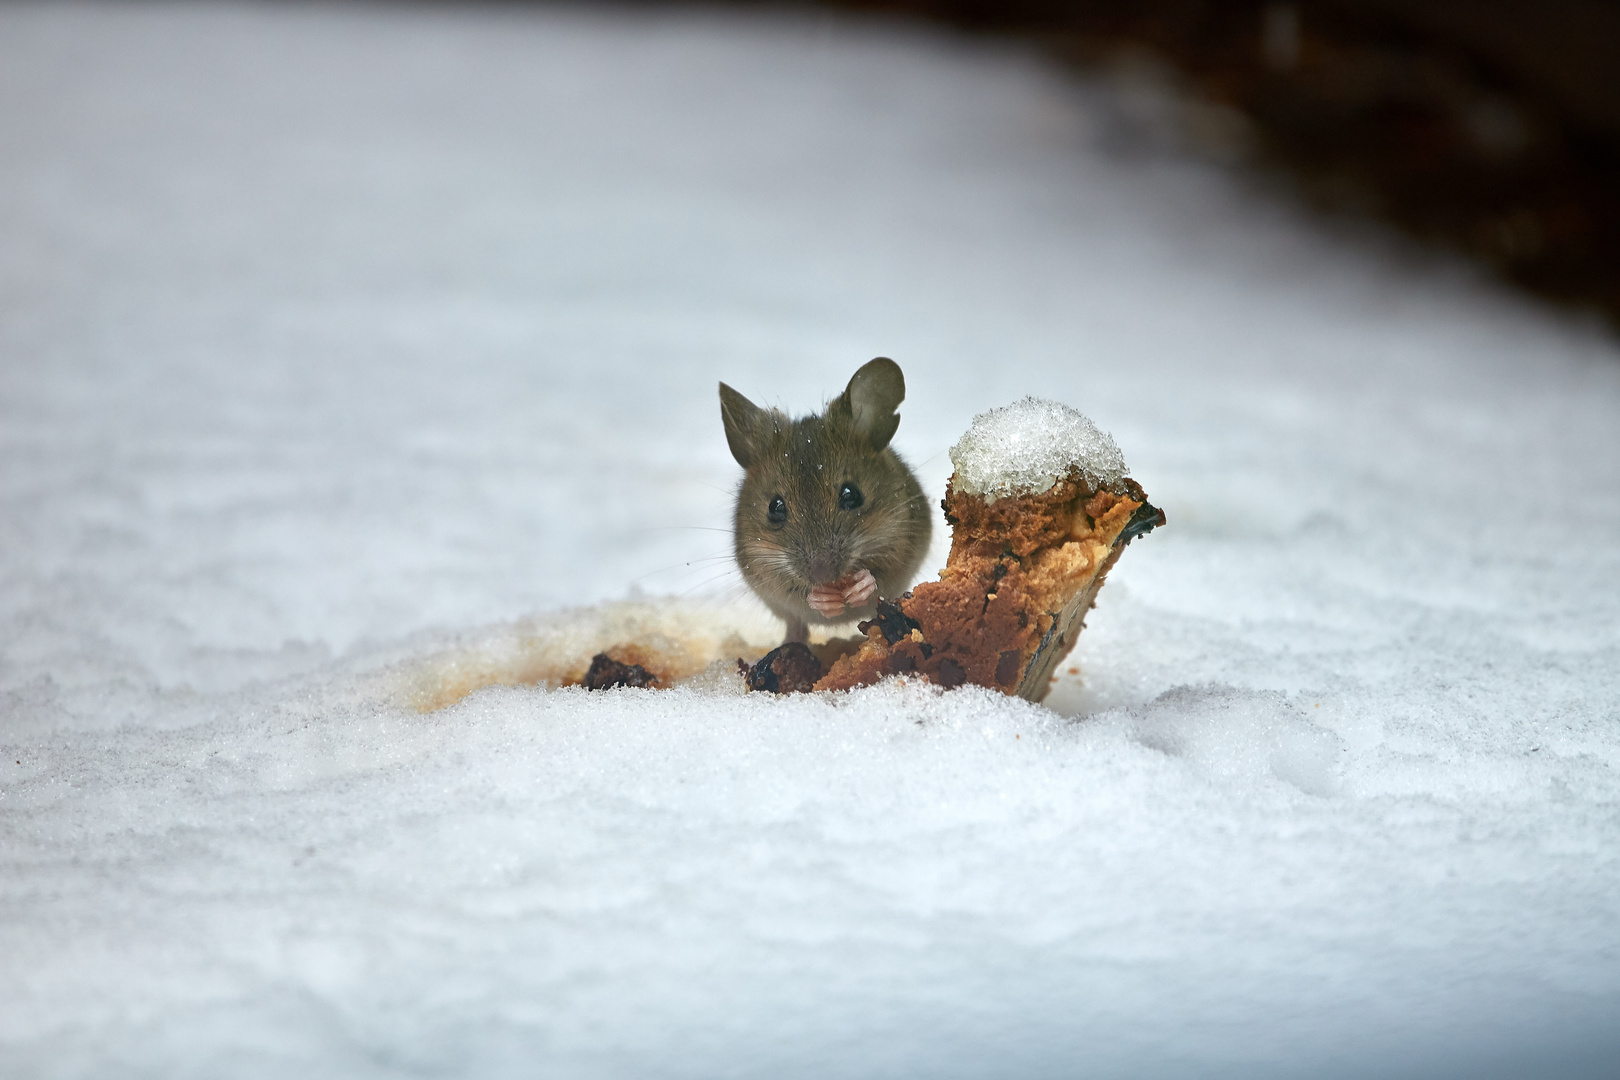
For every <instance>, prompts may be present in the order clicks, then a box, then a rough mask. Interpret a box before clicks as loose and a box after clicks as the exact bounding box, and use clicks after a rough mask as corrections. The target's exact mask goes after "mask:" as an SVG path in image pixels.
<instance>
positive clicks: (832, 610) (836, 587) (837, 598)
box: [806, 581, 844, 619]
mask: <svg viewBox="0 0 1620 1080" xmlns="http://www.w3.org/2000/svg"><path fill="white" fill-rule="evenodd" d="M806 600H807V601H808V602H809V604H810V606H811V607H813V608H815V609H816V610H817V611H818V612H820V613H821V615H822V617H823V618H826V619H836V618H837V617H838V616H840V615H842V614H843V613H844V584H843V582H841V581H835V582H832V583H831V584H829V585H817V586H815V587H814V588H812V589H811V590H810V595H809V596H808V597H806Z"/></svg>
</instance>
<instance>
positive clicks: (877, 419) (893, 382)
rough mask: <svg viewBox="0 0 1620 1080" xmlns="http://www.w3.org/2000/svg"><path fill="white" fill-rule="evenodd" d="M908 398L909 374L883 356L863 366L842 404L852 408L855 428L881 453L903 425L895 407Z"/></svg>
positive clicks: (851, 381)
mask: <svg viewBox="0 0 1620 1080" xmlns="http://www.w3.org/2000/svg"><path fill="white" fill-rule="evenodd" d="M904 400H906V377H905V376H904V375H902V374H901V373H900V365H899V364H897V363H895V362H894V361H893V360H890V359H889V358H888V357H887V356H879V357H877V358H876V359H873V360H868V361H867V362H866V363H864V364H862V365H861V369H860V370H859V371H857V372H856V373H855V376H854V378H852V379H850V380H849V385H848V386H847V387H845V388H844V396H843V398H842V399H841V402H840V404H841V405H842V406H843V407H844V408H847V409H848V410H849V417H850V420H851V422H852V425H853V427H854V429H855V431H856V432H857V433H858V434H860V435H861V436H863V437H864V438H865V439H866V441H867V442H868V443H870V444H871V447H872V450H873V452H874V453H878V452H881V451H882V450H883V448H884V447H885V446H888V445H889V440H890V439H892V438H894V429H895V428H897V427H899V426H900V417H899V414H897V413H896V412H895V410H896V409H898V408H899V407H900V403H901V402H902V401H904Z"/></svg>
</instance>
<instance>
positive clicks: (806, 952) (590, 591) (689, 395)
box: [0, 4, 1620, 1078]
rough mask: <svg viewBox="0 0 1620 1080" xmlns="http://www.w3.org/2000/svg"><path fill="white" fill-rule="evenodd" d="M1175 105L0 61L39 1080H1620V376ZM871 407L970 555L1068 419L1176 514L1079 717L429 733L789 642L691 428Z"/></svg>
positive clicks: (1075, 690)
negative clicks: (753, 409) (971, 532)
mask: <svg viewBox="0 0 1620 1080" xmlns="http://www.w3.org/2000/svg"><path fill="white" fill-rule="evenodd" d="M1149 89H1151V87H1150V88H1149ZM1127 91H1128V92H1127ZM1154 93H1157V91H1154ZM1144 101H1147V102H1148V103H1149V105H1151V107H1145V106H1144V105H1143V102H1144ZM1155 102H1156V103H1157V104H1154V103H1155ZM1167 103H1168V104H1167ZM1173 105H1174V101H1173V99H1172V98H1168V97H1165V96H1164V95H1162V94H1161V95H1160V96H1159V97H1157V98H1155V97H1153V95H1152V93H1148V94H1147V96H1146V97H1144V90H1143V85H1142V84H1139V83H1133V84H1131V86H1130V87H1128V88H1126V89H1125V90H1122V89H1120V88H1119V87H1116V86H1113V85H1111V84H1110V85H1102V84H1099V85H1075V84H1073V83H1071V82H1069V81H1066V79H1065V78H1064V77H1062V76H1061V75H1060V74H1059V73H1056V72H1053V71H1051V70H1048V69H1047V68H1045V67H1043V66H1042V65H1041V64H1039V63H1038V62H1036V61H1034V60H1032V59H1030V58H1029V57H1027V56H1025V55H1024V54H1021V53H1019V52H1017V51H1016V50H1012V49H1007V48H1001V47H984V46H978V45H971V44H967V43H963V42H959V41H957V40H954V39H951V38H948V37H945V36H932V35H929V34H927V33H923V32H920V31H913V30H907V29H903V28H898V27H893V26H888V25H885V24H881V23H873V24H850V23H838V22H829V21H824V20H819V19H816V18H812V17H809V16H792V17H786V16H783V17H764V16H762V17H747V16H745V15H742V14H737V13H702V12H698V13H680V12H674V11H665V10H662V9H658V10H651V11H649V10H640V9H629V8H627V9H623V10H618V9H614V10H607V11H595V10H590V9H569V8H545V9H540V10H528V9H520V8H504V7H503V8H493V9H489V10H480V9H463V8H456V9H453V10H435V9H432V8H423V7H410V8H398V9H396V8H390V7H386V6H381V5H367V6H364V7H356V8H323V7H314V6H304V5H296V6H295V5H286V6H281V5H277V6H250V5H231V6H216V7H164V6H147V5H141V6H136V5H109V6H105V7H86V6H70V5H58V4H52V5H46V6H29V5H20V4H10V5H4V6H0V238H3V242H0V553H3V554H0V725H3V726H0V732H3V737H0V741H3V742H4V744H5V745H4V754H3V755H0V866H3V870H0V965H3V967H0V973H3V977H0V1054H3V1060H4V1062H5V1066H4V1070H3V1071H4V1072H5V1073H6V1075H8V1076H19V1077H36V1076H40V1077H43V1076H52V1077H56V1076H106V1075H116V1076H119V1077H141V1076H150V1077H165V1078H169V1077H204V1076H206V1077H219V1076H266V1077H268V1076H275V1077H282V1076H288V1075H298V1076H306V1077H367V1076H398V1075H416V1076H421V1075H467V1076H488V1077H504V1076H533V1075H543V1076H559V1077H562V1076H589V1077H595V1076H637V1077H644V1076H670V1077H679V1076H690V1077H714V1076H743V1075H746V1076H783V1077H822V1076H896V1077H898V1076H941V1077H949V1076H964V1077H966V1076H992V1075H993V1076H1074V1075H1088V1076H1110V1075H1112V1076H1128V1077H1154V1076H1221V1075H1231V1076H1265V1075H1275V1076H1299V1075H1320V1076H1352V1075H1355V1076H1362V1075H1378V1076H1401V1075H1408V1076H1445V1075H1451V1076H1470V1077H1473V1076H1514V1075H1531V1074H1534V1075H1566V1076H1576V1075H1587V1076H1602V1075H1612V1074H1613V1063H1614V1061H1615V1060H1617V1057H1620V1037H1617V1035H1616V1033H1615V1032H1616V1025H1615V1024H1614V1023H1613V1020H1614V1017H1615V1016H1616V1015H1617V1014H1620V899H1617V897H1620V888H1617V886H1620V780H1617V777H1620V773H1617V769H1620V674H1617V673H1620V618H1617V616H1620V599H1617V590H1616V586H1615V582H1616V581H1617V580H1620V436H1617V434H1616V433H1617V432H1620V350H1617V348H1616V346H1615V343H1614V340H1613V339H1612V338H1611V337H1608V336H1605V334H1603V333H1602V332H1600V331H1599V330H1598V329H1597V328H1595V327H1594V326H1592V325H1590V324H1588V323H1587V322H1584V321H1582V320H1581V319H1579V318H1578V317H1572V316H1566V315H1560V314H1557V313H1553V312H1549V311H1546V310H1543V309H1540V308H1538V307H1535V306H1534V305H1532V304H1530V303H1529V302H1527V301H1523V300H1521V299H1517V298H1515V297H1513V296H1511V295H1509V294H1506V293H1504V292H1503V291H1500V290H1498V289H1497V288H1495V287H1493V286H1491V285H1490V284H1488V283H1485V282H1482V281H1481V280H1479V279H1478V278H1477V277H1476V276H1475V275H1473V274H1472V273H1471V272H1470V271H1468V270H1466V269H1463V268H1459V267H1457V266H1454V265H1451V264H1446V263H1443V262H1435V261H1433V260H1431V259H1429V258H1427V257H1424V256H1420V255H1415V254H1413V253H1412V252H1410V251H1409V250H1407V249H1405V248H1403V247H1402V246H1401V245H1400V244H1398V243H1395V242H1393V241H1388V240H1385V239H1381V238H1380V237H1377V236H1368V235H1362V234H1359V233H1356V232H1354V231H1351V230H1347V229H1342V228H1339V227H1329V226H1323V225H1320V224H1317V223H1313V222H1312V221H1310V220H1308V219H1306V218H1304V217H1303V216H1301V215H1300V214H1298V213H1296V212H1294V211H1292V210H1290V209H1288V206H1287V204H1286V203H1283V202H1279V201H1277V200H1273V199H1270V198H1268V197H1267V196H1266V194H1265V193H1264V192H1260V191H1254V190H1251V189H1249V188H1247V187H1245V186H1244V185H1243V184H1242V183H1241V182H1239V181H1237V180H1234V179H1232V178H1231V177H1230V176H1227V175H1225V174H1223V173H1222V172H1221V171H1219V169H1217V168H1215V167H1214V166H1206V165H1204V164H1201V163H1200V162H1199V161H1198V160H1197V159H1195V158H1193V157H1190V156H1189V155H1188V154H1187V153H1186V152H1183V151H1181V150H1179V149H1177V148H1176V143H1175V141H1174V137H1173V136H1174V132H1173V131H1170V130H1168V129H1166V128H1164V127H1163V126H1162V125H1161V126H1158V127H1155V126H1153V125H1152V124H1148V123H1146V121H1148V120H1152V119H1153V117H1162V116H1165V115H1173V113H1174V108H1173ZM875 355H888V356H893V357H895V358H896V359H898V360H899V362H900V363H901V364H902V365H903V366H904V367H905V370H906V375H907V387H908V390H909V392H910V393H909V396H908V398H907V402H906V410H905V418H904V421H903V423H902V424H901V426H900V431H899V435H898V437H897V440H896V445H897V446H898V447H899V448H900V449H901V450H902V452H904V453H905V454H907V455H908V457H909V459H910V460H913V461H915V462H917V463H918V465H919V470H920V473H921V474H922V475H923V477H924V479H925V482H926V484H927V486H928V487H929V490H930V491H931V492H932V493H933V494H934V496H935V497H937V495H938V494H939V493H940V492H941V491H942V489H943V485H944V479H945V476H946V475H947V474H948V472H949V464H948V462H947V460H946V456H945V453H944V450H945V448H946V447H948V446H950V445H951V444H952V443H953V442H955V441H956V439H957V438H958V437H959V436H960V435H961V434H962V432H963V431H964V430H966V429H967V426H968V422H969V420H970V418H971V417H972V416H974V415H975V414H977V413H979V412H981V411H983V410H984V409H986V408H989V407H993V406H996V405H1001V404H1005V403H1007V402H1010V401H1014V400H1017V399H1018V398H1020V397H1023V396H1025V395H1029V394H1035V395H1039V396H1043V397H1047V398H1052V399H1055V400H1059V401H1063V402H1067V403H1069V404H1071V405H1073V406H1075V407H1077V408H1080V409H1083V410H1084V411H1085V412H1086V413H1087V414H1088V415H1090V416H1093V417H1095V418H1096V419H1097V421H1098V423H1099V424H1100V425H1101V426H1102V427H1104V428H1106V429H1108V430H1111V431H1113V432H1114V433H1115V434H1116V435H1117V436H1118V437H1119V440H1120V443H1121V444H1122V445H1124V446H1126V447H1128V448H1129V449H1130V451H1131V459H1132V462H1133V465H1134V470H1133V475H1134V476H1135V477H1136V479H1137V480H1139V481H1140V482H1141V483H1142V484H1143V485H1144V487H1145V488H1146V489H1147V491H1148V492H1149V494H1150V495H1151V496H1152V497H1153V500H1154V502H1155V503H1156V504H1158V505H1162V506H1163V507H1165V509H1166V511H1167V513H1168V516H1169V520H1170V522H1171V524H1170V526H1169V527H1167V528H1165V529H1162V530H1158V531H1156V532H1155V533H1154V534H1153V535H1152V536H1150V537H1147V538H1145V539H1143V540H1142V541H1140V542H1138V543H1135V544H1132V545H1131V548H1130V550H1129V552H1128V553H1127V554H1126V556H1125V557H1124V558H1123V559H1122V560H1121V562H1120V564H1119V566H1118V567H1117V568H1116V569H1115V570H1114V572H1113V574H1112V575H1111V577H1110V581H1109V584H1108V586H1107V587H1106V588H1105V589H1104V590H1103V592H1102V594H1101V597H1100V601H1099V606H1098V607H1097V609H1096V610H1095V611H1094V612H1093V613H1092V616H1091V619H1090V628H1089V629H1088V630H1087V632H1086V635H1085V637H1083V638H1082V639H1081V643H1080V646H1079V649H1078V650H1077V652H1076V654H1075V660H1076V662H1077V663H1078V666H1079V668H1080V670H1081V674H1079V675H1074V674H1069V675H1065V677H1064V679H1063V681H1062V682H1061V683H1060V684H1059V685H1058V686H1057V687H1055V688H1054V691H1053V694H1052V696H1051V698H1050V699H1049V704H1050V705H1051V706H1052V708H1050V709H1047V708H1041V707H1036V706H1032V705H1030V704H1028V703H1026V702H1022V701H1019V700H1016V699H1009V698H1005V697H1002V696H1000V695H996V694H991V693H986V692H982V691H979V690H976V689H971V688H964V689H962V690H960V691H957V692H954V693H949V694H946V693H940V692H937V691H935V690H931V689H929V688H927V687H921V686H907V685H900V684H889V685H883V686H879V687H874V688H870V689H866V690H862V691H857V692H855V693H852V694H848V695H829V696H825V697H816V696H802V697H794V698H789V699H781V700H776V699H772V698H767V697H762V696H759V695H747V696H740V695H737V694H735V693H734V690H735V686H734V683H728V682H727V681H726V679H725V678H724V677H723V676H722V674H716V675H715V677H714V678H713V679H712V680H711V681H710V683H709V684H707V685H695V686H692V687H688V688H683V689H680V690H675V691H670V692H666V693H655V692H647V691H630V690H625V691H612V692H608V693H603V694H586V693H584V692H582V691H578V690H567V689H565V690H547V689H543V688H539V687H534V686H529V687H512V686H496V687H488V688H485V689H482V690H478V691H476V692H474V693H472V694H470V695H469V696H466V697H462V698H460V699H459V700H457V701H456V702H455V703H454V704H451V705H449V706H448V707H446V708H442V709H438V710H435V711H428V712H419V711H417V706H418V705H420V704H422V703H423V701H424V700H425V699H424V698H423V697H422V693H423V688H424V687H428V688H429V689H432V688H435V687H437V688H441V689H442V687H443V686H445V685H447V684H446V681H445V680H447V679H449V680H450V681H451V682H453V681H454V678H460V677H462V676H466V677H467V678H468V679H469V680H470V681H497V682H498V681H501V680H502V678H503V677H506V678H507V679H508V681H511V679H513V678H515V677H516V676H517V675H518V674H521V673H523V672H524V671H527V672H528V673H529V674H536V675H537V674H538V673H540V669H541V668H543V667H544V664H545V662H546V660H547V658H548V657H551V656H554V655H562V654H563V653H565V652H567V650H568V649H574V650H576V651H578V650H583V649H586V648H589V647H591V646H592V645H593V643H594V642H595V641H597V640H599V636H600V635H605V634H609V633H610V632H611V631H612V628H613V627H614V626H617V625H635V626H665V627H671V626H673V627H676V628H679V627H683V626H684V627H689V628H691V629H692V632H694V633H701V635H707V637H708V638H712V639H713V640H716V641H718V640H723V639H724V636H725V635H727V634H730V633H732V632H737V633H739V634H740V636H741V637H742V638H744V639H746V640H748V641H760V640H762V641H765V642H767V643H768V641H769V640H770V639H771V638H772V637H773V636H774V635H776V634H777V633H779V629H778V628H777V627H776V626H775V625H774V624H772V623H771V621H770V620H769V619H768V618H767V617H766V616H765V615H764V614H763V613H762V611H761V610H760V609H759V608H758V606H757V605H751V604H750V602H749V601H748V600H747V599H746V597H744V596H743V595H742V590H741V588H740V586H739V585H738V584H737V582H736V577H735V574H734V573H732V572H731V571H730V569H729V567H730V563H729V560H728V556H727V548H728V547H729V530H728V528H727V521H728V512H729V500H730V493H731V490H732V486H733V485H734V483H735V481H736V470H735V466H734V465H733V464H732V463H731V461H730V459H729V456H728V455H727V453H726V448H725V440H724V438H723V436H722V431H721V426H720V422H719V417H718V415H717V414H716V409H715V408H714V400H713V393H714V385H715V382H716V381H717V380H718V379H725V380H726V381H728V382H732V383H734V384H735V385H747V386H751V387H756V388H760V389H761V390H763V391H765V392H767V393H772V394H775V395H778V399H779V403H780V404H781V405H783V406H784V407H786V408H788V409H790V410H792V411H799V412H803V411H806V410H808V409H809V408H811V407H813V406H814V404H815V403H816V402H818V401H821V400H824V399H825V397H826V396H827V395H828V394H829V393H833V392H836V391H837V389H838V388H839V387H841V386H842V385H843V384H844V382H846V381H847V379H848V375H849V372H850V370H852V369H853V367H854V366H856V365H858V364H859V363H861V362H862V361H864V360H866V359H867V358H869V357H871V356H875ZM944 531H945V530H943V529H941V530H940V532H941V533H944ZM945 539H946V538H945V537H944V536H943V535H942V536H941V537H940V542H941V545H943V543H944V541H945ZM940 550H941V551H942V550H943V547H941V549H940ZM939 561H940V560H939V559H937V558H936V560H935V563H936V565H937V563H938V562H939ZM711 577H712V578H714V579H715V580H714V581H713V582H711V581H710V580H709V579H710V578H711ZM666 594H668V595H673V596H675V597H676V599H673V600H660V599H657V598H658V597H660V596H663V595H666ZM638 595H640V596H642V597H643V598H642V599H636V597H637V596H638ZM609 602H613V603H609ZM603 605H606V606H603ZM593 635H594V636H593ZM526 665H527V666H526ZM447 673H449V674H447ZM452 676H453V677H454V678H453V677H452ZM435 680H437V681H435ZM430 696H431V695H430ZM451 696H452V697H453V696H454V695H451Z"/></svg>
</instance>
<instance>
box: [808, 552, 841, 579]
mask: <svg viewBox="0 0 1620 1080" xmlns="http://www.w3.org/2000/svg"><path fill="white" fill-rule="evenodd" d="M836 576H837V574H836V571H835V570H834V569H833V561H832V557H831V556H828V555H812V556H811V557H810V584H812V585H826V584H827V583H829V582H830V581H832V579H833V578H834V577H836Z"/></svg>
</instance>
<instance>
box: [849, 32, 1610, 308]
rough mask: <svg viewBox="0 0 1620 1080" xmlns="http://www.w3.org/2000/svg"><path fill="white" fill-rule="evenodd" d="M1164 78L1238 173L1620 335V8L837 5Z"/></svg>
mask: <svg viewBox="0 0 1620 1080" xmlns="http://www.w3.org/2000/svg"><path fill="white" fill-rule="evenodd" d="M824 6H830V7H836V8H840V9H844V10H856V11H865V12H881V13H887V14H899V15H906V16H915V17H920V18H925V19H929V20H933V21H937V22H943V23H946V24H949V25H952V26H956V27H959V28H962V29H964V30H967V31H971V32H975V33H983V34H994V35H1007V36H1016V37H1018V38H1021V39H1025V40H1030V41H1034V42H1036V43H1038V44H1039V45H1040V46H1042V47H1043V48H1044V49H1046V50H1048V51H1049V52H1050V53H1052V54H1053V55H1056V56H1058V57H1060V58H1062V59H1063V60H1065V61H1067V62H1070V63H1073V64H1075V65H1078V66H1081V67H1087V68H1096V67H1099V66H1107V65H1110V64H1115V63H1117V62H1119V61H1120V59H1121V58H1122V57H1136V58H1141V57H1143V56H1147V57H1150V58H1152V59H1154V60H1157V61H1162V62H1163V63H1164V64H1166V65H1167V66H1168V67H1169V68H1170V69H1173V70H1174V72H1175V73H1176V76H1177V78H1178V80H1179V81H1180V82H1181V83H1182V84H1183V85H1184V86H1185V87H1186V89H1187V91H1188V92H1189V93H1190V94H1191V95H1193V96H1194V97H1196V98H1198V99H1200V100H1202V101H1205V102H1207V103H1210V104H1211V105H1214V106H1218V107H1221V108H1222V109H1224V110H1225V115H1228V116H1230V117H1231V118H1232V119H1233V120H1234V121H1235V123H1234V124H1228V125H1227V126H1228V127H1232V128H1234V129H1235V130H1233V131H1231V132H1228V141H1229V142H1235V143H1241V144H1242V146H1243V156H1244V157H1246V158H1249V159H1251V160H1255V161H1258V162H1259V163H1261V164H1263V165H1266V166H1271V167H1276V168H1280V169H1281V170H1283V171H1284V172H1286V173H1287V174H1288V175H1290V176H1292V177H1293V178H1295V179H1296V180H1297V181H1298V186H1299V187H1300V189H1301V190H1302V191H1303V192H1304V193H1305V194H1306V195H1307V196H1308V197H1309V198H1310V199H1311V200H1312V201H1313V202H1315V203H1316V204H1318V205H1320V206H1323V207H1327V208H1331V209H1334V210H1339V211H1350V212H1354V213H1359V214H1366V215H1371V216H1374V217H1377V218H1379V219H1382V220H1384V221H1387V222H1390V223H1393V224H1395V225H1396V226H1398V227H1400V228H1401V229H1403V230H1405V231H1406V232H1408V233H1410V234H1413V235H1415V236H1417V237H1419V238H1421V239H1423V240H1425V241H1427V242H1430V243H1437V244H1440V245H1443V246H1446V247H1448V248H1451V249H1454V250H1459V251H1462V252H1464V253H1467V254H1468V255H1470V256H1473V257H1475V258H1477V259H1480V260H1482V261H1484V262H1486V263H1488V264H1489V265H1490V266H1492V267H1494V268H1495V269H1496V270H1497V271H1498V272H1499V273H1500V274H1501V275H1502V276H1504V277H1505V278H1507V279H1508V280H1510V281H1513V282H1516V283H1518V284H1519V285H1522V286H1524V287H1526V288H1528V289H1531V290H1533V291H1534V292H1536V293H1539V294H1541V295H1543V296H1545V297H1549V298H1552V299H1555V300H1558V301H1561V302H1564V303H1567V304H1571V305H1575V306H1579V307H1586V308H1595V309H1597V310H1598V311H1600V312H1602V313H1603V314H1604V315H1605V316H1606V317H1607V318H1608V319H1609V320H1610V321H1611V322H1612V323H1614V324H1615V325H1620V3H1614V2H1603V0H1535V2H1532V0H1308V2H1300V3H1291V4H1276V3H1263V2H1259V0H1229V2H1211V0H1205V2H1200V0H825V5H824Z"/></svg>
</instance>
